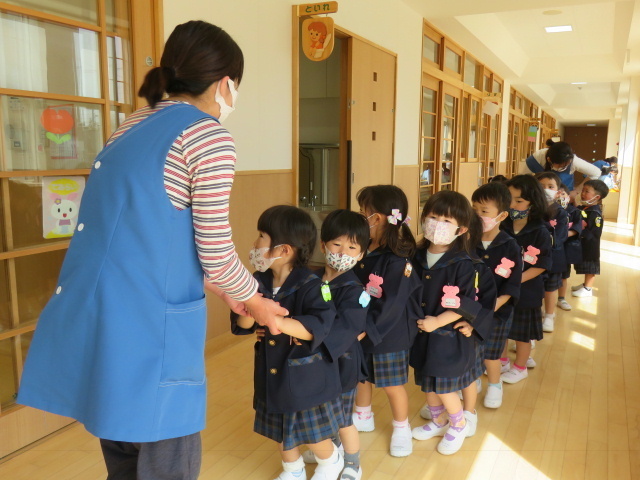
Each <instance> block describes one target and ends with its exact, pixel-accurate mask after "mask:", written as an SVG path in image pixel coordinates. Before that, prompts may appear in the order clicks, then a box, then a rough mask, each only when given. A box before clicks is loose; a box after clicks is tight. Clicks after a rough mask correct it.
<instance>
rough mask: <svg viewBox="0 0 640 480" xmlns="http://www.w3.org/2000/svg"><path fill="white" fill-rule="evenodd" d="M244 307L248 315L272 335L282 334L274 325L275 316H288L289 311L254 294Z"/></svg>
mask: <svg viewBox="0 0 640 480" xmlns="http://www.w3.org/2000/svg"><path fill="white" fill-rule="evenodd" d="M244 305H245V307H246V309H247V311H248V312H249V315H251V316H252V317H253V318H254V320H255V321H256V322H258V324H259V325H262V326H265V327H267V328H268V329H269V331H270V332H271V334H272V335H278V334H280V333H282V332H280V329H278V327H277V325H276V316H278V315H280V316H283V317H285V316H287V315H289V311H288V310H287V309H286V308H283V307H281V306H280V304H279V303H277V302H274V301H273V300H271V299H268V298H264V297H263V296H262V295H260V294H255V295H254V296H253V297H251V298H250V299H249V300H247V301H246V302H244Z"/></svg>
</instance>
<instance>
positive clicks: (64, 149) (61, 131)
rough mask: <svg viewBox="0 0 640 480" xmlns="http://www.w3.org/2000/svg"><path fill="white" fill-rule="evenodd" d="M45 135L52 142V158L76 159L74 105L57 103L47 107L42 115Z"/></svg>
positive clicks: (41, 121) (41, 119)
mask: <svg viewBox="0 0 640 480" xmlns="http://www.w3.org/2000/svg"><path fill="white" fill-rule="evenodd" d="M40 124H41V125H42V126H43V127H44V129H45V132H46V133H45V137H46V138H47V139H48V140H49V141H50V142H51V143H50V148H49V150H50V152H51V158H52V159H60V160H61V159H76V158H78V155H77V152H76V134H75V121H74V119H73V105H55V106H51V107H48V108H45V109H44V110H43V111H42V115H40Z"/></svg>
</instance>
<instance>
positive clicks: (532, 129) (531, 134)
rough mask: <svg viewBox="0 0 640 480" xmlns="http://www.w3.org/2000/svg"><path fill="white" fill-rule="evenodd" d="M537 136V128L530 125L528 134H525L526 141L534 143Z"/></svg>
mask: <svg viewBox="0 0 640 480" xmlns="http://www.w3.org/2000/svg"><path fill="white" fill-rule="evenodd" d="M537 136H538V127H537V126H536V125H530V126H529V132H528V134H527V140H528V141H530V142H535V141H536V137H537Z"/></svg>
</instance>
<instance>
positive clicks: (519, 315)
mask: <svg viewBox="0 0 640 480" xmlns="http://www.w3.org/2000/svg"><path fill="white" fill-rule="evenodd" d="M509 338H510V339H511V340H515V341H517V342H528V341H529V340H542V309H541V308H540V307H535V308H518V307H516V308H515V309H514V311H513V322H512V323H511V330H509Z"/></svg>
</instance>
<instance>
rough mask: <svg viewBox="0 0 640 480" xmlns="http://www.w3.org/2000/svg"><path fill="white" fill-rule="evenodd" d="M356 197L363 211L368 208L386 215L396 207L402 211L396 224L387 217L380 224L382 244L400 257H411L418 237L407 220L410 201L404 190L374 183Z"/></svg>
mask: <svg viewBox="0 0 640 480" xmlns="http://www.w3.org/2000/svg"><path fill="white" fill-rule="evenodd" d="M356 198H357V200H358V205H360V208H362V210H363V211H364V210H367V209H368V210H370V211H371V212H372V213H381V214H382V215H384V216H385V217H386V216H389V215H391V211H392V210H394V209H397V210H398V211H399V212H400V214H401V215H402V219H401V220H399V221H398V222H397V224H396V225H394V224H392V223H389V222H387V219H386V218H385V219H384V220H383V221H382V223H381V224H380V225H381V227H380V228H382V229H383V231H382V236H381V237H380V245H382V246H386V247H388V248H389V249H391V251H392V252H393V253H394V254H395V255H397V256H399V257H411V256H412V255H413V254H414V252H415V250H416V239H415V238H414V237H413V233H411V229H410V228H409V225H408V222H407V214H408V213H409V201H408V200H407V196H406V195H405V194H404V192H403V191H402V190H400V189H399V188H398V187H396V186H395V185H372V186H369V187H364V188H363V189H362V190H360V191H359V192H358V194H357V196H356Z"/></svg>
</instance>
